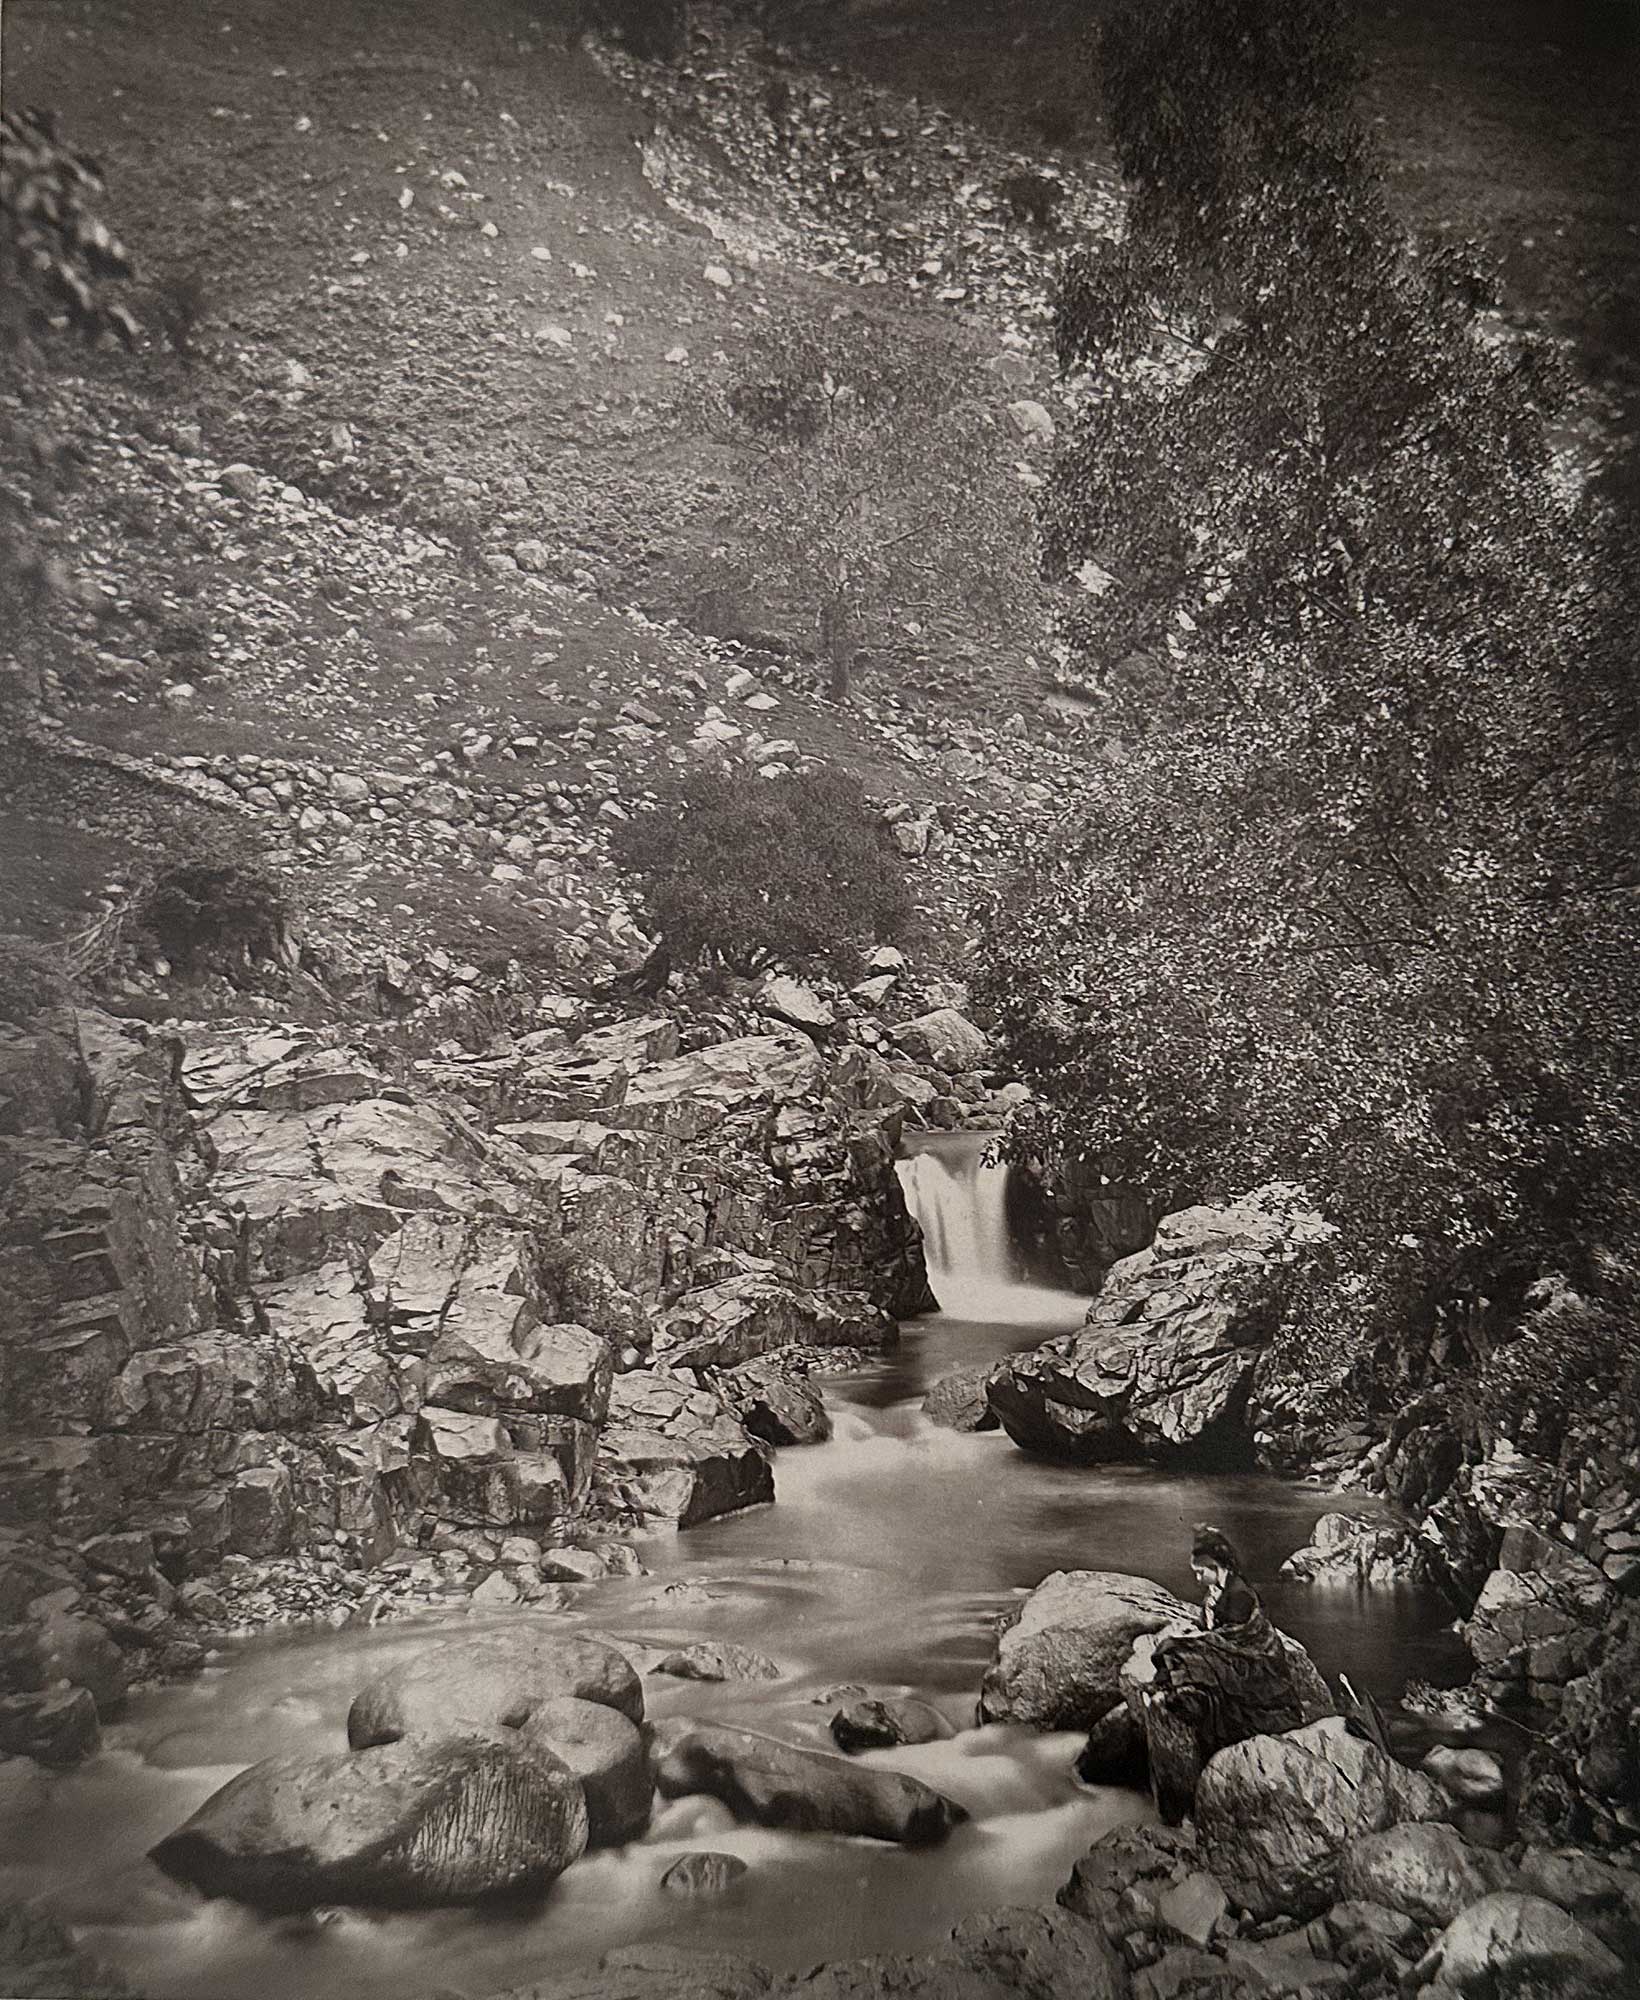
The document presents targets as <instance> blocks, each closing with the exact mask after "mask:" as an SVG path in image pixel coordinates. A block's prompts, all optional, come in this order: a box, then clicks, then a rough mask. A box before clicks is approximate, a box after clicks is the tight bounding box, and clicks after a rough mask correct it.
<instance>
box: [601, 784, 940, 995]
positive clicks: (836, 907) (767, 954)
mask: <svg viewBox="0 0 1640 2000" xmlns="http://www.w3.org/2000/svg"><path fill="white" fill-rule="evenodd" d="M616 851H617V858H618V859H619V860H620V861H622V862H623V863H624V865H625V866H627V867H628V868H630V869H632V870H633V871H634V872H635V873H636V874H637V876H638V877H639V880H640V887H641V894H642V898H643V903H644V907H645V910H646V912H647V914H648V917H649V921H650V927H651V928H652V929H654V930H657V931H659V933H660V935H661V936H662V938H663V939H664V941H665V943H666V944H667V946H668V947H669V948H670V950H671V952H672V953H673V954H674V956H675V957H676V958H677V959H679V960H680V961H697V960H700V959H702V958H712V957H716V958H718V959H721V960H722V961H723V962H724V963H725V964H727V965H729V966H731V967H732V968H734V969H735V970H736V971H740V972H754V971H756V970H757V969H758V968H759V967H760V966H762V965H764V964H766V963H767V962H768V961H769V960H771V959H776V958H784V959H803V958H816V959H822V960H826V961H828V962H830V963H831V964H833V965H835V966H838V967H839V968H842V969H847V968H848V967H850V966H851V965H852V964H853V963H854V962H855V959H856V955H857V947H858V946H859V945H860V944H861V943H863V942H868V941H873V940H880V939H886V938H891V937H894V936H896V935H898V934H899V933H900V932H901V931H902V930H903V929H904V927H905V925H906V923H907V921H908V920H909V917H910V913H911V902H910V896H909V893H908V891H907V889H906V883H905V874H904V870H903V868H902V866H901V863H900V858H899V855H898V853H897V852H896V850H895V849H894V847H893V845H892V843H891V842H890V841H889V839H888V837H887V832H886V829H885V828H884V827H883V825H882V823H881V821H880V820H879V819H878V817H877V815H876V814H875V813H873V812H872V811H871V809H870V807H869V806H868V805H867V803H866V798H865V794H864V793H863V792H862V790H861V788H860V786H859V784H858V782H857V781H856V780H855V779H853V778H850V777H848V776H846V775H844V774H843V773H841V772H838V771H832V770H820V771H812V772H804V773H801V774H800V775H795V776H791V777H784V778H773V779H764V778H756V777H751V776H747V775H742V774H739V773H729V772H724V771H717V770H709V771H699V772H696V773H695V774H694V775H693V776H691V777H690V778H689V779H687V780H686V781H685V783H684V784H683V786H682V787H681V788H680V790H679V792H678V793H677V795H676V797H674V798H673V799H671V800H669V801H667V802H665V803H663V804H661V805H659V806H656V807H655V808H653V809H652V810H650V811H648V812H646V813H644V814H642V815H640V816H639V817H638V818H636V819H634V820H632V821H631V822H629V824H628V825H627V826H626V827H624V828H623V829H621V830H620V834H619V837H618V840H617V849H616Z"/></svg>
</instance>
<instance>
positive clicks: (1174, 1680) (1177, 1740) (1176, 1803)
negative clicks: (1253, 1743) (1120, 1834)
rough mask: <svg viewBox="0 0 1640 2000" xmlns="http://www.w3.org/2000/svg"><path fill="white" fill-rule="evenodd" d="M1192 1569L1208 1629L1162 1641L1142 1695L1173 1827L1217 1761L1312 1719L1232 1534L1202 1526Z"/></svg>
mask: <svg viewBox="0 0 1640 2000" xmlns="http://www.w3.org/2000/svg"><path fill="white" fill-rule="evenodd" d="M1190 1566H1191V1568H1192V1569H1193V1570H1194V1571H1195V1572H1196V1576H1197V1578H1198V1579H1199V1580H1200V1582H1201V1583H1202V1584H1203V1585H1204V1587H1205V1591H1206V1601H1205V1603H1204V1605H1203V1607H1202V1629H1200V1630H1199V1631H1198V1630H1194V1629H1192V1630H1181V1629H1179V1628H1172V1629H1170V1630H1168V1631H1166V1632H1164V1633H1162V1634H1161V1635H1160V1637H1159V1638H1158V1639H1157V1640H1156V1643H1155V1647H1154V1650H1153V1653H1152V1661H1153V1665H1154V1672H1155V1678H1154V1680H1153V1681H1152V1683H1151V1685H1150V1686H1149V1688H1148V1689H1147V1690H1146V1691H1145V1693H1144V1695H1143V1708H1144V1725H1145V1736H1146V1740H1147V1745H1148V1749H1149V1760H1150V1783H1151V1790H1152V1792H1153V1793H1154V1795H1155V1799H1156V1810H1157V1811H1158V1812H1159V1813H1160V1814H1161V1816H1162V1818H1163V1820H1164V1821H1165V1822H1166V1823H1167V1824H1168V1825H1169V1826H1177V1825H1178V1823H1179V1822H1180V1820H1182V1819H1183V1818H1184V1817H1185V1815H1186V1814H1187V1813H1188V1812H1189V1811H1190V1807H1191V1803H1192V1801H1193V1800H1194V1798H1195V1795H1196V1781H1197V1779H1198V1778H1199V1777H1200V1776H1201V1774H1202V1770H1203V1768H1204V1767H1205V1766H1206V1764H1207V1762H1208V1759H1209V1758H1211V1757H1213V1756H1215V1755H1217V1753H1218V1752H1219V1751H1220V1750H1224V1749H1228V1748H1229V1746H1230V1745H1231V1744H1232V1743H1240V1742H1241V1741H1242V1740H1243V1739H1244V1738H1245V1737H1248V1736H1257V1735H1261V1734H1266V1733H1269V1734H1275V1733H1278V1732H1279V1731H1281V1730H1284V1729H1296V1728H1298V1727H1299V1725H1300V1724H1301V1723H1302V1722H1303V1721H1304V1720H1305V1714H1304V1698H1303V1693H1302V1690H1301V1688H1300V1686H1299V1684H1298V1681H1297V1679H1296V1677H1295V1674H1294V1669H1293V1662H1292V1660H1291V1658H1290V1656H1289V1654H1288V1651H1287V1648H1286V1646H1285V1645H1284V1644H1283V1642H1282V1639H1281V1635H1280V1634H1279V1633H1278V1632H1277V1631H1276V1628H1275V1627H1274V1626H1273V1625H1272V1624H1271V1623H1270V1621H1269V1619H1268V1618H1267V1617H1266V1616H1265V1612H1264V1607H1263V1605H1262V1604H1261V1603H1260V1602H1259V1597H1258V1592H1257V1591H1256V1590H1254V1588H1253V1586H1252V1585H1251V1584H1250V1583H1249V1582H1248V1581H1247V1579H1246V1578H1245V1577H1244V1576H1243V1575H1242V1573H1241V1564H1240V1562H1239V1561H1238V1560H1237V1557H1236V1552H1235V1550H1234V1549H1233V1548H1232V1547H1231V1545H1230V1542H1229V1540H1228V1538H1227V1537H1226V1536H1224V1535H1223V1534H1221V1533H1220V1532H1219V1530H1218V1529H1217V1528H1209V1527H1200V1528H1198V1529H1197V1530H1196V1535H1195V1542H1194V1545H1193V1547H1192V1548H1191V1552H1190Z"/></svg>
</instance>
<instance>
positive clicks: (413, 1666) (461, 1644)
mask: <svg viewBox="0 0 1640 2000" xmlns="http://www.w3.org/2000/svg"><path fill="white" fill-rule="evenodd" d="M565 1695H573V1696H574V1697H576V1698H577V1699H578V1700H581V1701H591V1702H597V1703H600V1704H602V1705H603V1706H605V1707H608V1708H613V1709H615V1710H617V1711H618V1712H619V1713H620V1714H622V1715H624V1716H626V1717H627V1719H628V1720H629V1721H632V1722H641V1721H642V1720H643V1684H642V1682H641V1681H640V1680H639V1679H638V1676H637V1675H636V1674H635V1673H634V1672H633V1670H632V1667H631V1665H630V1664H629V1663H628V1661H627V1659H626V1657H625V1655H624V1654H622V1653H619V1652H617V1651H616V1649H615V1648H614V1647H613V1646H606V1645H604V1644H602V1643H601V1642H599V1641H598V1640H596V1639H579V1638H567V1637H565V1636H563V1635H562V1634H559V1633H555V1632H554V1631H553V1630H552V1628H551V1627H550V1626H549V1625H547V1624H545V1623H543V1622H542V1621H541V1620H540V1619H520V1620H519V1622H518V1623H517V1624H516V1625H514V1626H509V1627H508V1628H507V1629H506V1630H504V1631H499V1632H487V1633H483V1634H480V1635H475V1636H473V1637H471V1638H465V1639H449V1640H444V1641H441V1642H439V1643H438V1644H435V1645H433V1646H431V1647H429V1648H428V1649H427V1650H426V1651H424V1652H422V1653H420V1654H418V1655H417V1656H416V1657H415V1658H414V1659H411V1660H406V1661H405V1662H404V1663H403V1664H402V1665H400V1666H397V1667H393V1668H391V1669H389V1671H388V1672H387V1673H385V1674H382V1675H380V1676H379V1677H378V1678H377V1679H376V1680H374V1681H372V1682H371V1683H370V1684H369V1685H368V1686H367V1687H365V1688H363V1689H361V1691H360V1692H359V1693H358V1694H357V1695H355V1696H354V1698H353V1705H352V1707H351V1708H350V1709H349V1710H348V1714H347V1740H348V1742H349V1743H351V1744H352V1745H353V1747H354V1749H356V1750H363V1749H366V1748H368V1747H369V1746H370V1745H371V1744H376V1743H394V1742H397V1741H398V1740H399V1739H400V1738H402V1737H406V1736H412V1735H417V1734H421V1735H428V1734H437V1733H439V1732H441V1731H445V1730H449V1729H456V1728H481V1729H494V1728H498V1727H507V1728H513V1729H516V1728H519V1727H520V1726H521V1725H522V1724H523V1723H524V1722H526V1721H527V1720H528V1718H529V1716H530V1714H531V1713H532V1712H533V1710H535V1709H536V1708H538V1707H539V1706H540V1705H541V1703H542V1702H544V1701H552V1700H555V1699H558V1698H560V1697H562V1696H565Z"/></svg>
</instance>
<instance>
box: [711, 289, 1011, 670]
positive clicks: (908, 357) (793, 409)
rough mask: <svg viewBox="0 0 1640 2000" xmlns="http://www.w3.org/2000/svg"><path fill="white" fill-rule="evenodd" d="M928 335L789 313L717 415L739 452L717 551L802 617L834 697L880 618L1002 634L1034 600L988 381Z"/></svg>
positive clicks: (856, 317)
mask: <svg viewBox="0 0 1640 2000" xmlns="http://www.w3.org/2000/svg"><path fill="white" fill-rule="evenodd" d="M937 338H938V336H937V335H936V334H934V333H933V332H929V333H927V334H926V335H925V337H924V339H923V340H922V341H921V342H919V343H918V344H915V345H913V344H912V343H910V342H908V341H907V340H905V339H904V338H903V337H901V336H899V335H898V334H897V333H896V332H895V330H894V329H892V328H890V327H888V326H885V325H883V324H880V323H878V322H876V321H874V320H872V319H869V318H867V317H866V316H865V315H864V314H861V313H845V314H842V315H839V316H837V317H835V318H833V319H832V320H831V321H830V322H828V323H826V324H824V325H823V326H820V327H814V326H809V325H793V326H788V327H786V328H784V329H783V330H781V331H779V332H776V333H772V334H770V335H769V336H768V337H767V338H766V339H765V340H763V341H762V342H761V343H759V345H758V346H757V348H756V349H755V350H754V353H753V356H752V358H751V360H750V362H749V363H748V364H746V365H743V366H742V367H741V368H740V369H739V370H738V371H737V374H736V378H735V380H734V381H733V382H732V383H730V384H729V386H728V387H727V389H726V390H725V392H724V393H723V396H722V401H721V405H720V407H719V409H718V410H717V412H716V416H717V419H718V424H719V428H720V429H721V431H722V432H723V434H724V435H725V436H726V437H727V438H728V440H729V442H730V443H731V444H732V446H733V447H734V448H735V449H736V450H737V451H738V452H739V453H740V454H741V455H742V456H743V458H744V460H745V462H746V466H747V477H746V479H745V482H744V488H743V490H740V491H737V494H736V499H735V507H734V512H733V515H732V517H730V520H729V522H728V527H729V530H730V532H729V535H728V536H727V537H726V538H725V540H724V541H723V542H722V544H721V545H720V547H719V549H718V551H717V556H718V561H719V563H720V565H721V567H722V569H723V570H725V571H726V572H727V573H728V574H729V576H730V577H731V578H733V579H734V580H735V581H736V582H737V583H738V585H739V586H740V587H741V588H751V589H754V590H757V591H761V592H767V591H769V590H773V591H775V592H777V593H781V594H784V595H787V596H789V597H791V598H794V599H796V600H797V602H798V603H799V604H800V605H801V606H802V607H803V609H804V610H805V611H806V612H808V613H809V615H811V616H812V617H813V618H814V620H815V624H816V632H817V638H818V644H819V650H820V653H821V656H822V658H823V660H824V662H825V666H826V670H827V674H828V678H829V684H830V690H831V694H832V696H833V698H834V699H835V700H839V701H841V700H845V699H846V698H847V696H848V693H849V688H850V683H851V680H852V676H853V673H854V669H855V663H856V658H857V655H858V652H859V649H860V643H861V640H862V637H865V636H868V635H870V634H872V633H873V632H876V631H881V630H882V629H883V628H884V627H885V626H886V624H887V623H888V622H889V621H890V620H893V619H901V620H903V619H905V618H907V617H908V616H910V615H912V614H917V615H919V616H920V617H930V616H932V617H934V618H935V619H939V618H954V617H960V618H962V619H964V620H965V621H970V622H972V621H974V620H978V621H981V622H988V623H989V624H990V625H991V626H992V627H993V628H996V629H1006V630H1008V631H1009V633H1010V636H1011V637H1013V638H1016V639H1017V632H1018V628H1019V626H1020V625H1021V624H1022V623H1023V622H1024V621H1026V620H1028V619H1029V618H1030V617H1031V616H1033V615H1034V606H1035V602H1036V600H1037V597H1038V595H1039V593H1038V591H1037V589H1036V586H1035V584H1034V581H1033V575H1032V565H1031V563H1030V561H1029V550H1030V547H1031V538H1032V532H1033V531H1032V521H1031V509H1030V506H1029V504H1028V501H1027V499H1026V496H1025V494H1024V491H1023V489H1022V487H1021V486H1020V483H1019V480H1018V477H1017V474H1016V472H1015V470H1014V467H1013V463H1012V461H1013V459H1014V457H1015V456H1016V455H1017V454H1015V453H1014V452H1012V451H1010V449H1009V442H1008V439H1007V437H1006V435H1005V433H1004V428H1003V420H1002V417H1001V414H1000V412H999V411H997V410H996V409H994V408H992V407H989V406H988V405H987V402H986V400H985V396H984V393H983V392H984V388H985V387H990V388H991V391H992V395H993V397H994V394H995V390H994V385H992V384H990V383H989V382H988V380H987V378H984V377H982V376H980V375H979V374H978V372H977V371H976V370H975V368H974V367H973V364H972V362H971V359H970V358H969V357H968V356H967V355H966V354H965V353H963V352H962V351H960V350H959V348H958V347H957V345H956V343H955V342H954V341H953V342H950V343H948V344H947V345H946V347H945V348H944V349H943V350H935V349H934V348H933V346H932V343H933V342H934V341H936V340H937Z"/></svg>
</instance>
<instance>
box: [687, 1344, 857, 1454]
mask: <svg viewBox="0 0 1640 2000" xmlns="http://www.w3.org/2000/svg"><path fill="white" fill-rule="evenodd" d="M716 1387H717V1389H718V1392H719V1394H720V1395H721V1396H722V1398H723V1401H724V1404H725V1406H726V1407H727V1408H728V1409H729V1410H731V1411H732V1412H733V1414H734V1415H735V1416H737V1417H738V1418H739V1419H740V1421H741V1423H742V1424H744V1425H745V1427H746V1429H747V1430H748V1431H749V1432H750V1433H751V1435H752V1436H753V1437H754V1438H756V1439H758V1440H759V1442H760V1443H763V1444H774V1445H789V1444H824V1443H825V1441H826V1439H827V1438H829V1437H830V1436H831V1417H830V1415H829V1414H828V1413H827V1410H826V1404H825V1398H824V1397H823V1396H822V1395H821V1394H820V1391H819V1390H818V1389H816V1388H814V1387H812V1386H811V1384H809V1383H808V1382H806V1381H805V1380H804V1379H803V1378H802V1377H801V1376H800V1375H796V1374H794V1373H792V1372H790V1370H789V1369H788V1368H786V1367H783V1366H782V1364H781V1360H780V1357H779V1356H778V1355H769V1356H763V1357H759V1358H758V1359H757V1360H754V1361H745V1362H742V1363H741V1365H740V1366H739V1367H738V1368H731V1369H728V1370H727V1371H726V1372H725V1373H724V1374H723V1375H721V1376H720V1377H718V1379H717V1383H716Z"/></svg>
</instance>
